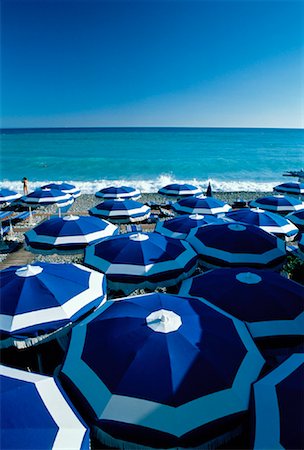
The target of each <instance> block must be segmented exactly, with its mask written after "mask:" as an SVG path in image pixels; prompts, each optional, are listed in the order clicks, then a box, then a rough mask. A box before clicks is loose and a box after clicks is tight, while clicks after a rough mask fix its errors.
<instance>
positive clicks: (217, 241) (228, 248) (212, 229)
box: [186, 222, 286, 269]
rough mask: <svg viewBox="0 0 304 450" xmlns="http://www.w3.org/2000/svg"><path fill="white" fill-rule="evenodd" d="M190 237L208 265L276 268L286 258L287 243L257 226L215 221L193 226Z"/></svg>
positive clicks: (205, 265) (206, 265) (190, 240)
mask: <svg viewBox="0 0 304 450" xmlns="http://www.w3.org/2000/svg"><path fill="white" fill-rule="evenodd" d="M186 239H187V241H188V242H190V244H191V245H192V247H193V248H194V249H195V250H196V251H197V253H198V254H199V255H200V259H201V262H202V264H203V266H204V267H207V268H215V267H240V266H248V267H256V268H260V269H262V268H276V267H280V266H281V265H282V264H283V263H284V261H285V258H286V247H285V242H284V241H283V240H282V239H279V238H277V237H276V236H274V235H272V234H270V233H267V232H266V231H264V230H261V229H260V228H258V227H256V226H255V225H245V224H243V223H239V222H235V223H228V224H215V225H212V224H211V225H208V226H207V227H201V228H197V229H193V230H192V231H190V233H189V235H188V236H187V238H186Z"/></svg>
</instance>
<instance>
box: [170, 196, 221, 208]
mask: <svg viewBox="0 0 304 450" xmlns="http://www.w3.org/2000/svg"><path fill="white" fill-rule="evenodd" d="M177 204H178V205H179V206H184V207H187V208H193V209H194V208H207V209H211V208H220V207H222V206H224V205H226V203H225V202H223V201H222V200H219V199H217V198H214V197H206V198H199V197H195V196H192V197H187V198H183V199H182V200H180V201H179V202H177ZM173 209H175V208H174V204H173Z"/></svg>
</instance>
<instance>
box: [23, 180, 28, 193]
mask: <svg viewBox="0 0 304 450" xmlns="http://www.w3.org/2000/svg"><path fill="white" fill-rule="evenodd" d="M22 183H23V193H24V195H27V194H28V179H27V178H26V177H23V178H22Z"/></svg>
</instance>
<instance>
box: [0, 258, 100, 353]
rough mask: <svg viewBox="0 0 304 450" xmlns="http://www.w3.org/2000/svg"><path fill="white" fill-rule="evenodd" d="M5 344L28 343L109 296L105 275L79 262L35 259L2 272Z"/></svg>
mask: <svg viewBox="0 0 304 450" xmlns="http://www.w3.org/2000/svg"><path fill="white" fill-rule="evenodd" d="M0 282H1V283H0V297H1V304H0V333H1V346H2V347H7V346H10V345H15V346H16V347H28V346H31V345H35V344H37V343H39V342H40V341H42V340H44V339H46V338H47V337H49V336H50V335H51V334H54V333H56V332H58V331H62V332H66V331H67V330H68V328H69V327H70V326H71V325H72V324H73V323H74V322H75V321H77V320H78V319H79V318H81V317H82V316H84V315H85V314H86V313H88V312H89V311H91V310H93V309H95V308H97V307H98V306H100V305H101V304H102V303H103V302H105V300H106V293H105V278H104V276H103V275H102V274H101V273H99V272H96V271H93V270H91V269H89V268H87V267H84V266H81V265H79V264H52V263H43V262H39V263H34V264H33V265H28V266H11V267H8V268H7V269H4V270H2V271H1V272H0Z"/></svg>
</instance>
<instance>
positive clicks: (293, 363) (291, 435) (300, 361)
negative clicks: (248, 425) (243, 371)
mask: <svg viewBox="0 0 304 450" xmlns="http://www.w3.org/2000/svg"><path fill="white" fill-rule="evenodd" d="M303 380H304V355H303V354H301V353H298V354H294V355H291V356H290V357H289V358H288V359H287V360H286V361H284V362H283V363H282V364H281V365H280V366H279V367H277V368H276V369H275V370H273V371H272V372H270V373H269V374H267V375H266V376H265V377H264V378H262V379H260V380H259V381H257V382H256V383H255V384H254V385H253V392H254V416H255V417H254V422H255V436H254V443H253V446H252V447H251V448H254V449H255V450H260V449H286V450H288V449H302V448H304V432H303V412H304V411H303V405H304V403H303V402H304V383H303Z"/></svg>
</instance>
